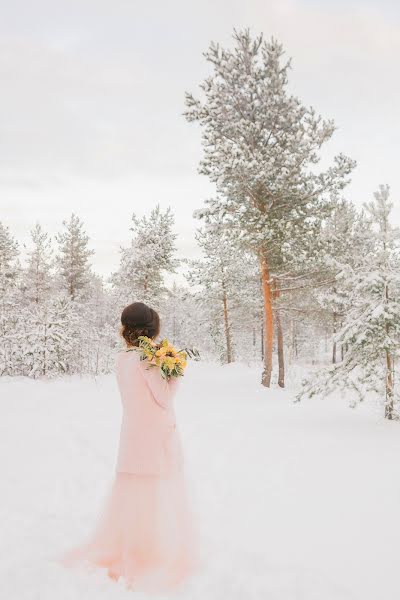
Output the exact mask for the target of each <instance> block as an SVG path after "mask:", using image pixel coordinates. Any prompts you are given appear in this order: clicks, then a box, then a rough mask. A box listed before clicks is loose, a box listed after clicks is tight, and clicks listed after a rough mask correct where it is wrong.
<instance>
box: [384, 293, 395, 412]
mask: <svg viewBox="0 0 400 600" xmlns="http://www.w3.org/2000/svg"><path fill="white" fill-rule="evenodd" d="M385 299H386V303H388V301H389V289H388V286H387V285H386V286H385ZM389 329H390V328H389V323H386V324H385V330H386V336H387V337H389V335H390V330H389ZM385 353H386V382H385V392H386V394H385V395H386V402H385V417H386V419H390V420H392V419H393V417H394V414H393V412H394V411H393V409H394V389H393V388H394V378H393V371H394V369H393V367H394V363H393V360H394V359H393V356H392V354H391V352H390V350H389V349H388V348H386V350H385Z"/></svg>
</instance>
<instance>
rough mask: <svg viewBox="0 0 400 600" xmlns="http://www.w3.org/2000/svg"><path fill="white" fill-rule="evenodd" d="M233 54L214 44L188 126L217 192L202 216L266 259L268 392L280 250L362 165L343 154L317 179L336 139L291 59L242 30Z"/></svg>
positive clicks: (189, 102)
mask: <svg viewBox="0 0 400 600" xmlns="http://www.w3.org/2000/svg"><path fill="white" fill-rule="evenodd" d="M234 40H235V42H236V47H235V48H234V50H230V49H225V48H221V47H220V46H219V45H218V44H215V43H212V44H211V45H210V48H209V50H208V52H207V53H206V54H205V56H206V59H207V60H208V61H209V62H210V63H211V65H212V67H213V73H212V75H210V76H209V77H207V79H205V81H204V82H203V83H202V84H201V86H200V87H201V89H202V91H203V93H204V99H203V100H198V99H195V98H194V97H193V96H192V94H186V106H187V111H186V113H185V115H186V118H187V120H188V121H197V122H198V123H200V125H201V127H202V143H203V151H204V157H203V160H202V161H201V164H200V172H201V173H203V174H205V175H208V176H209V177H210V179H211V181H213V182H215V183H216V185H217V190H218V192H219V195H218V196H217V197H216V198H215V199H212V200H210V201H208V202H207V204H206V208H205V209H204V210H202V211H199V212H198V214H199V216H200V217H201V216H202V217H204V218H207V216H208V215H210V214H221V213H222V214H223V215H224V216H225V219H226V220H229V221H230V223H231V226H232V227H235V228H236V230H237V237H238V239H239V240H240V241H242V242H243V243H244V245H245V246H246V247H247V248H249V247H251V248H252V250H253V252H254V253H255V254H256V256H257V258H258V261H259V268H260V275H261V279H262V289H263V298H264V324H265V327H264V329H265V349H264V371H263V376H262V383H263V384H264V385H266V386H269V385H270V381H271V373H272V347H273V333H274V331H273V290H272V277H271V273H272V272H273V270H274V268H275V265H274V263H273V254H274V250H275V249H276V248H278V247H279V246H280V245H281V244H282V243H284V242H285V241H286V240H287V239H290V238H293V237H294V236H303V235H304V234H305V232H306V231H309V230H310V229H312V228H313V227H314V226H315V223H318V221H319V220H321V219H322V218H323V217H326V216H327V214H329V211H330V209H331V200H332V198H334V197H335V196H336V194H337V193H338V191H339V190H341V189H342V188H343V187H344V186H345V184H346V183H347V178H348V175H349V173H350V172H351V170H352V168H353V166H354V162H353V161H351V160H350V159H348V158H347V157H345V156H343V155H342V154H340V155H338V156H336V157H335V158H334V160H333V164H332V166H330V167H329V168H328V169H326V170H325V171H320V172H317V170H316V164H317V163H318V162H319V151H320V149H321V147H322V146H323V144H324V143H325V142H326V141H328V140H329V139H330V138H331V136H332V134H333V132H334V129H335V127H334V124H333V122H332V121H323V120H322V119H321V117H319V116H317V115H316V114H315V111H314V109H312V108H307V107H305V106H304V105H303V104H302V103H301V102H300V101H299V100H298V99H297V98H296V97H294V96H292V95H291V94H290V93H289V91H288V88H287V84H288V71H289V68H290V62H286V63H285V62H283V61H282V56H283V49H282V46H281V45H280V44H279V43H278V42H277V41H276V40H274V39H272V40H271V42H269V43H266V42H265V41H263V37H262V35H260V36H258V37H257V38H256V39H254V40H253V39H252V38H251V35H250V33H249V31H248V30H245V31H239V32H237V31H235V32H234Z"/></svg>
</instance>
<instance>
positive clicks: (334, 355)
mask: <svg viewBox="0 0 400 600" xmlns="http://www.w3.org/2000/svg"><path fill="white" fill-rule="evenodd" d="M336 329H337V322H336V313H335V312H334V313H333V335H335V333H336ZM332 363H333V364H334V365H335V364H336V341H335V340H334V341H333V346H332Z"/></svg>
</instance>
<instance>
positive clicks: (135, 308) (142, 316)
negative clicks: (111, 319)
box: [121, 302, 160, 346]
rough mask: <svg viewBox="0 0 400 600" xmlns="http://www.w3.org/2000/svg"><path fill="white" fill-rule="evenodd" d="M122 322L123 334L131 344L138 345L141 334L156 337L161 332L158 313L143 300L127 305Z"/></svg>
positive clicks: (122, 315)
mask: <svg viewBox="0 0 400 600" xmlns="http://www.w3.org/2000/svg"><path fill="white" fill-rule="evenodd" d="M121 323H122V331H121V334H122V336H123V337H124V339H125V340H126V341H127V343H128V344H130V345H131V346H137V345H138V338H139V337H140V336H141V335H145V336H147V337H149V338H154V337H156V336H157V335H158V334H159V332H160V317H159V315H158V313H157V312H156V311H155V310H154V309H153V308H150V306H147V304H144V303H143V302H133V304H129V305H128V306H126V307H125V308H124V310H123V311H122V314H121Z"/></svg>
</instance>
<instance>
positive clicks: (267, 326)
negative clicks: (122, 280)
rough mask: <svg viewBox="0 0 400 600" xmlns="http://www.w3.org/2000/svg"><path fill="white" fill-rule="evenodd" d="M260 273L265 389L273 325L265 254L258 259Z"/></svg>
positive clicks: (270, 354)
mask: <svg viewBox="0 0 400 600" xmlns="http://www.w3.org/2000/svg"><path fill="white" fill-rule="evenodd" d="M260 272H261V285H262V291H263V299H264V370H263V373H262V378H261V383H262V385H264V386H265V387H270V385H271V375H272V345H273V339H274V324H273V316H272V291H271V281H270V274H269V266H268V261H267V257H266V254H265V252H264V253H263V254H262V256H261V258H260Z"/></svg>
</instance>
